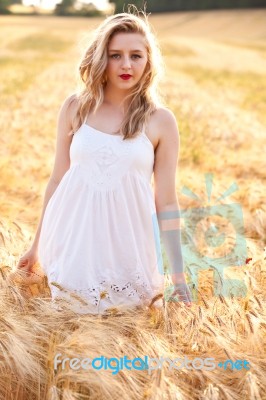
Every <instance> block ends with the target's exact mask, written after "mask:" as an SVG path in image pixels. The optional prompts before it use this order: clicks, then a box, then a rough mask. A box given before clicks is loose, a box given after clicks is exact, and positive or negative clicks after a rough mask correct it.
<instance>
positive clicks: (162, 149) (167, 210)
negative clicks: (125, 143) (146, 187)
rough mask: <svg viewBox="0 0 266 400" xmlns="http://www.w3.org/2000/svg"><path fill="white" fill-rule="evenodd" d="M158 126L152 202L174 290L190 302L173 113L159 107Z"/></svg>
mask: <svg viewBox="0 0 266 400" xmlns="http://www.w3.org/2000/svg"><path fill="white" fill-rule="evenodd" d="M157 115H158V116H157V120H158V121H157V127H158V129H159V133H160V139H159V144H158V146H157V148H156V154H155V164H154V189H155V190H154V192H155V205H156V213H157V218H158V223H159V227H160V233H161V238H162V243H163V245H164V247H165V250H166V254H167V256H168V261H169V267H170V271H171V278H172V281H173V284H174V292H173V294H172V296H173V295H175V294H178V295H179V298H180V299H181V301H184V302H185V303H186V304H187V305H188V306H190V305H191V294H190V292H189V289H188V287H187V284H186V278H185V274H184V265H183V257H182V251H181V228H180V209H179V203H178V199H177V196H176V187H175V186H176V182H175V178H176V168H177V163H178V155H179V144H180V139H179V131H178V127H177V123H176V119H175V116H174V114H173V113H172V112H171V111H170V110H167V109H160V110H158V114H157Z"/></svg>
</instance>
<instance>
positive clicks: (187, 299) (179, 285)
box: [171, 272, 192, 307]
mask: <svg viewBox="0 0 266 400" xmlns="http://www.w3.org/2000/svg"><path fill="white" fill-rule="evenodd" d="M172 281H173V284H174V290H173V293H172V294H171V297H174V296H176V295H178V298H179V300H180V301H182V302H183V303H185V305H186V306H187V307H191V305H192V295H191V292H190V289H189V287H188V285H187V282H186V277H185V274H184V273H183V272H182V273H178V274H175V275H173V276H172Z"/></svg>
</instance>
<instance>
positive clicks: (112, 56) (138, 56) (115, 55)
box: [110, 54, 141, 58]
mask: <svg viewBox="0 0 266 400" xmlns="http://www.w3.org/2000/svg"><path fill="white" fill-rule="evenodd" d="M117 56H118V57H120V54H112V55H111V56H110V57H111V58H117ZM132 57H133V58H141V56H140V55H139V54H132Z"/></svg>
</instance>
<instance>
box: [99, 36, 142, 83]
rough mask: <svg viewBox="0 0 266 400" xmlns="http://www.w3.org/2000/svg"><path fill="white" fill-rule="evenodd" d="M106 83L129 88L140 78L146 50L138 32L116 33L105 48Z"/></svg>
mask: <svg viewBox="0 0 266 400" xmlns="http://www.w3.org/2000/svg"><path fill="white" fill-rule="evenodd" d="M107 56H108V63H107V67H106V76H107V85H110V84H111V85H112V86H115V87H117V88H119V89H126V90H128V89H131V88H132V87H133V86H134V85H136V83H138V82H139V80H140V79H141V77H142V75H143V72H144V70H145V67H146V64H147V50H146V46H145V41H144V37H143V36H142V35H141V34H140V33H124V32H119V33H116V34H115V35H114V36H113V37H112V39H111V40H110V42H109V45H108V49H107Z"/></svg>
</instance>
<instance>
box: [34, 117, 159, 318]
mask: <svg viewBox="0 0 266 400" xmlns="http://www.w3.org/2000/svg"><path fill="white" fill-rule="evenodd" d="M70 160H71V164H70V169H69V170H68V171H67V172H66V173H65V175H64V176H63V178H62V180H61V182H60V184H59V185H58V187H57V188H56V190H55V192H54V193H53V195H52V197H51V198H50V200H49V202H48V204H47V207H46V210H45V214H44V218H43V223H42V229H41V233H40V238H39V249H38V252H39V261H40V264H41V266H42V267H43V269H44V271H45V273H46V275H47V278H48V284H49V287H50V289H51V294H52V299H53V300H54V299H56V298H57V297H64V298H66V299H68V300H69V301H70V302H71V303H70V305H71V307H72V308H73V309H74V310H75V311H76V312H78V313H92V314H98V313H99V314H102V313H104V312H105V311H106V310H107V309H108V308H113V307H117V308H118V309H119V310H121V309H123V307H124V308H132V307H135V306H145V305H148V304H149V303H150V301H151V299H152V298H153V297H154V296H155V295H156V294H159V293H162V294H163V291H164V274H163V271H162V267H160V265H159V264H160V262H159V258H160V254H161V251H160V249H159V253H158V247H157V249H156V244H155V243H156V241H157V243H158V235H159V228H158V221H157V217H156V209H155V202H154V196H153V191H152V186H151V176H152V173H153V164H154V150H153V145H152V143H151V142H150V140H149V139H148V137H147V136H146V135H145V133H144V131H142V133H141V134H139V135H138V136H137V137H136V138H134V139H126V140H123V137H122V136H120V135H111V134H108V133H105V132H101V131H98V130H96V129H94V128H92V127H91V126H89V125H88V124H86V123H84V124H82V125H81V127H80V128H79V129H78V130H77V131H76V132H75V134H74V136H73V140H72V143H71V146H70ZM158 255H159V257H158ZM51 282H56V283H57V284H59V285H60V286H61V287H63V288H64V289H65V290H66V291H62V290H60V289H59V288H58V287H56V286H54V285H52V284H51ZM104 291H107V294H106V295H105V296H102V297H103V298H102V299H100V294H101V293H102V292H104ZM70 293H72V295H70ZM73 294H74V295H78V296H79V297H81V298H82V299H83V302H81V301H79V300H75V297H74V296H73ZM84 300H85V302H86V303H84ZM83 303H84V304H83ZM155 306H157V307H158V305H156V304H155ZM160 306H161V305H159V307H160Z"/></svg>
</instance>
